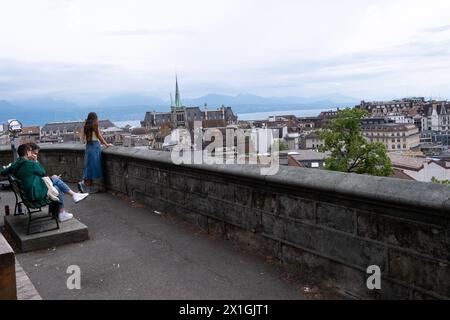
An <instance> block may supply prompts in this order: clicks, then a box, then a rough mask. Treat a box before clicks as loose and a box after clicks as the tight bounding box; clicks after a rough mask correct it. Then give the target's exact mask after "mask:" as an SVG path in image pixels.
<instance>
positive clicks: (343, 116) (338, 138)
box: [319, 109, 393, 176]
mask: <svg viewBox="0 0 450 320" xmlns="http://www.w3.org/2000/svg"><path fill="white" fill-rule="evenodd" d="M366 115H367V112H366V111H364V110H360V109H345V110H341V111H339V113H338V116H337V118H336V119H334V120H332V121H331V122H330V123H329V124H328V126H327V128H326V129H324V130H322V131H321V132H320V133H319V135H320V137H321V138H322V139H323V140H324V146H323V147H321V148H320V151H321V152H326V151H329V152H331V155H330V157H329V158H327V159H326V160H325V168H326V169H328V170H333V171H341V172H352V173H358V174H370V175H373V176H389V175H391V174H392V172H393V169H392V163H391V160H390V159H389V157H388V155H387V151H386V147H385V146H384V145H383V144H382V143H379V142H376V143H371V142H369V141H367V140H366V139H365V138H364V136H363V135H362V128H361V119H362V118H364V117H365V116H366Z"/></svg>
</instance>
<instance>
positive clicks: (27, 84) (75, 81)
mask: <svg viewBox="0 0 450 320" xmlns="http://www.w3.org/2000/svg"><path fill="white" fill-rule="evenodd" d="M117 70H118V68H117V67H116V66H114V65H109V64H86V65H83V64H68V63H50V62H43V63H30V62H21V61H17V60H14V59H0V75H1V77H0V91H1V92H4V93H8V94H10V95H18V94H21V93H23V94H27V93H31V92H36V91H39V92H48V93H55V92H58V91H61V90H62V89H61V88H66V89H63V90H68V91H69V90H72V89H75V90H76V88H78V87H80V85H87V84H95V83H98V82H99V80H101V79H104V78H106V77H111V76H112V75H113V74H114V72H115V71H117Z"/></svg>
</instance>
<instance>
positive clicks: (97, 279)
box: [0, 191, 324, 299]
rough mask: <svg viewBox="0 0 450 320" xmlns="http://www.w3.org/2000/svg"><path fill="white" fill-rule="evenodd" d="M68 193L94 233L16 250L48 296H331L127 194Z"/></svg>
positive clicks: (6, 197) (5, 196)
mask: <svg viewBox="0 0 450 320" xmlns="http://www.w3.org/2000/svg"><path fill="white" fill-rule="evenodd" d="M0 196H1V198H2V200H1V201H2V205H5V204H9V206H10V207H11V208H13V204H14V196H13V194H12V193H11V192H7V191H2V192H0ZM67 200H68V201H67V204H68V205H67V207H68V209H69V211H70V212H73V213H74V216H75V217H76V218H77V219H79V220H80V221H81V222H83V223H84V224H86V225H87V226H88V228H89V236H90V239H89V240H88V241H84V242H80V243H74V244H68V245H63V246H60V247H53V248H49V249H47V250H40V251H35V252H29V253H18V254H17V255H16V259H17V260H18V262H19V263H20V265H21V266H22V268H23V269H24V270H25V272H26V274H27V275H28V277H29V278H30V280H31V282H32V284H33V285H34V287H35V288H36V290H37V291H38V293H39V295H40V296H41V297H42V299H302V298H306V299H310V298H323V297H324V295H323V294H319V292H318V289H317V288H314V287H311V286H310V285H308V284H304V285H305V286H303V285H300V284H299V283H298V282H295V281H292V280H290V279H288V277H287V276H286V275H285V274H284V273H283V271H282V270H281V269H280V268H279V267H277V266H276V265H275V264H273V263H271V262H270V260H265V259H264V258H263V257H261V256H256V255H254V254H252V253H251V252H248V251H247V252H246V251H244V250H242V249H239V248H238V247H235V246H233V245H232V244H231V243H229V242H228V241H226V240H224V239H217V238H213V237H210V236H208V235H207V234H205V233H204V232H202V231H201V230H200V229H197V228H194V227H193V226H192V225H189V224H187V223H182V222H181V221H180V220H176V219H173V218H170V217H169V216H166V215H164V213H159V212H155V211H154V210H153V209H152V208H149V207H145V206H143V205H140V204H138V203H136V202H134V201H131V200H130V199H128V198H126V197H125V196H123V195H122V196H119V195H117V194H112V193H99V194H94V195H91V196H89V197H88V198H87V199H86V200H84V201H82V202H80V203H78V204H74V203H73V202H72V201H71V200H70V199H69V198H68V197H67ZM2 209H3V208H2ZM1 214H2V215H3V214H4V212H3V210H2V213H1ZM1 221H2V222H1V224H3V216H2V217H1ZM70 265H78V266H79V267H80V268H81V290H69V289H68V288H67V286H66V281H67V278H68V277H69V276H70V275H69V274H67V273H66V270H67V268H68V266H70ZM309 288H311V289H309ZM19 298H20V297H19Z"/></svg>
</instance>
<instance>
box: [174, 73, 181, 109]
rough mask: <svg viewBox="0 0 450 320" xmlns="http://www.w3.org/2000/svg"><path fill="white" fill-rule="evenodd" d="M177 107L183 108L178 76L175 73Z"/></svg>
mask: <svg viewBox="0 0 450 320" xmlns="http://www.w3.org/2000/svg"><path fill="white" fill-rule="evenodd" d="M175 107H177V108H181V98H180V90H179V89H178V77H177V75H175Z"/></svg>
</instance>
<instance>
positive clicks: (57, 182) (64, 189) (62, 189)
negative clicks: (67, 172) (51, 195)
mask: <svg viewBox="0 0 450 320" xmlns="http://www.w3.org/2000/svg"><path fill="white" fill-rule="evenodd" d="M51 179H52V182H53V186H54V187H55V188H56V189H58V192H59V195H58V198H59V202H60V203H61V208H64V194H65V193H69V192H70V188H69V186H68V185H67V184H65V183H64V181H62V180H61V179H60V178H58V177H57V176H53V177H51Z"/></svg>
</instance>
